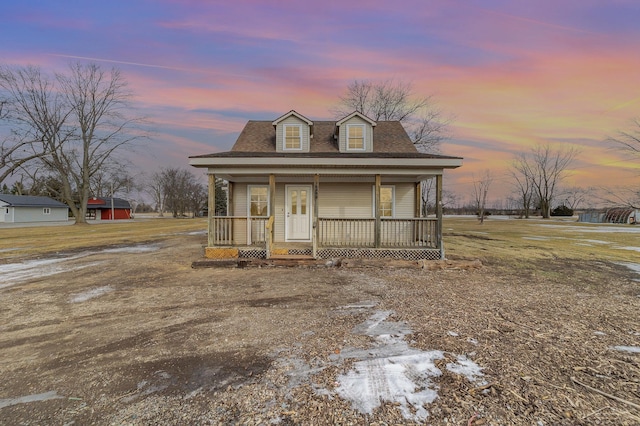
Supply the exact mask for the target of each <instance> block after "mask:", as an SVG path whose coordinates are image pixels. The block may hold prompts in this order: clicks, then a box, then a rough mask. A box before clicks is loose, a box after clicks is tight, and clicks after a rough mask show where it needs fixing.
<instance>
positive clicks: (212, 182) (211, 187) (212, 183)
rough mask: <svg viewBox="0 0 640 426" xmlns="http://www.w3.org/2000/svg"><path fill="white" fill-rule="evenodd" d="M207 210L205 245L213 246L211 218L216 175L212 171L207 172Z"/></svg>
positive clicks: (214, 207)
mask: <svg viewBox="0 0 640 426" xmlns="http://www.w3.org/2000/svg"><path fill="white" fill-rule="evenodd" d="M208 201H209V205H208V208H209V212H208V218H207V231H208V234H207V235H208V238H207V246H208V247H213V245H214V244H213V243H214V240H215V238H214V237H215V233H214V229H213V227H212V226H211V224H212V223H213V218H214V217H215V215H216V175H214V174H213V173H210V174H209V198H208Z"/></svg>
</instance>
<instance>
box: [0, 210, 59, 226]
mask: <svg viewBox="0 0 640 426" xmlns="http://www.w3.org/2000/svg"><path fill="white" fill-rule="evenodd" d="M46 208H47V209H49V212H50V213H49V214H44V209H45V207H9V214H8V215H5V218H4V219H5V222H14V223H34V222H64V221H66V220H69V209H68V208H67V207H46ZM2 209H3V213H5V212H6V207H3V208H2Z"/></svg>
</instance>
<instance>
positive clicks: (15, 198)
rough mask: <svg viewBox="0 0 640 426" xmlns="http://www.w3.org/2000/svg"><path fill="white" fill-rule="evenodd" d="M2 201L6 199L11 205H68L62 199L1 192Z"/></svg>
mask: <svg viewBox="0 0 640 426" xmlns="http://www.w3.org/2000/svg"><path fill="white" fill-rule="evenodd" d="M0 201H4V202H5V203H7V204H9V206H11V207H67V205H66V204H64V203H61V202H60V201H56V200H54V199H52V198H49V197H42V196H38V195H11V194H0Z"/></svg>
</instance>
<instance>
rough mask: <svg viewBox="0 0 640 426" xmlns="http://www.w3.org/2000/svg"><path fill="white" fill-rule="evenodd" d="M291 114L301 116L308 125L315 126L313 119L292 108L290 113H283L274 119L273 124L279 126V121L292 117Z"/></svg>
mask: <svg viewBox="0 0 640 426" xmlns="http://www.w3.org/2000/svg"><path fill="white" fill-rule="evenodd" d="M291 116H294V117H297V118H299V119H300V120H302V121H304V122H305V123H307V125H309V126H313V121H311V120H309V119H308V118H307V117H305V116H304V115H302V114H299V113H297V112H296V111H294V110H291V111H289V112H288V113H286V114H284V115H282V116H280V117H278V118H276V119H275V120H274V121H273V123H271V124H272V125H274V126H277V125H278V123H280V122H281V121H283V120H285V119H286V118H288V117H291Z"/></svg>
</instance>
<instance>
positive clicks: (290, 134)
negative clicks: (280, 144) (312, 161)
mask: <svg viewBox="0 0 640 426" xmlns="http://www.w3.org/2000/svg"><path fill="white" fill-rule="evenodd" d="M284 149H302V126H300V125H297V124H296V125H290V124H285V125H284Z"/></svg>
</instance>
